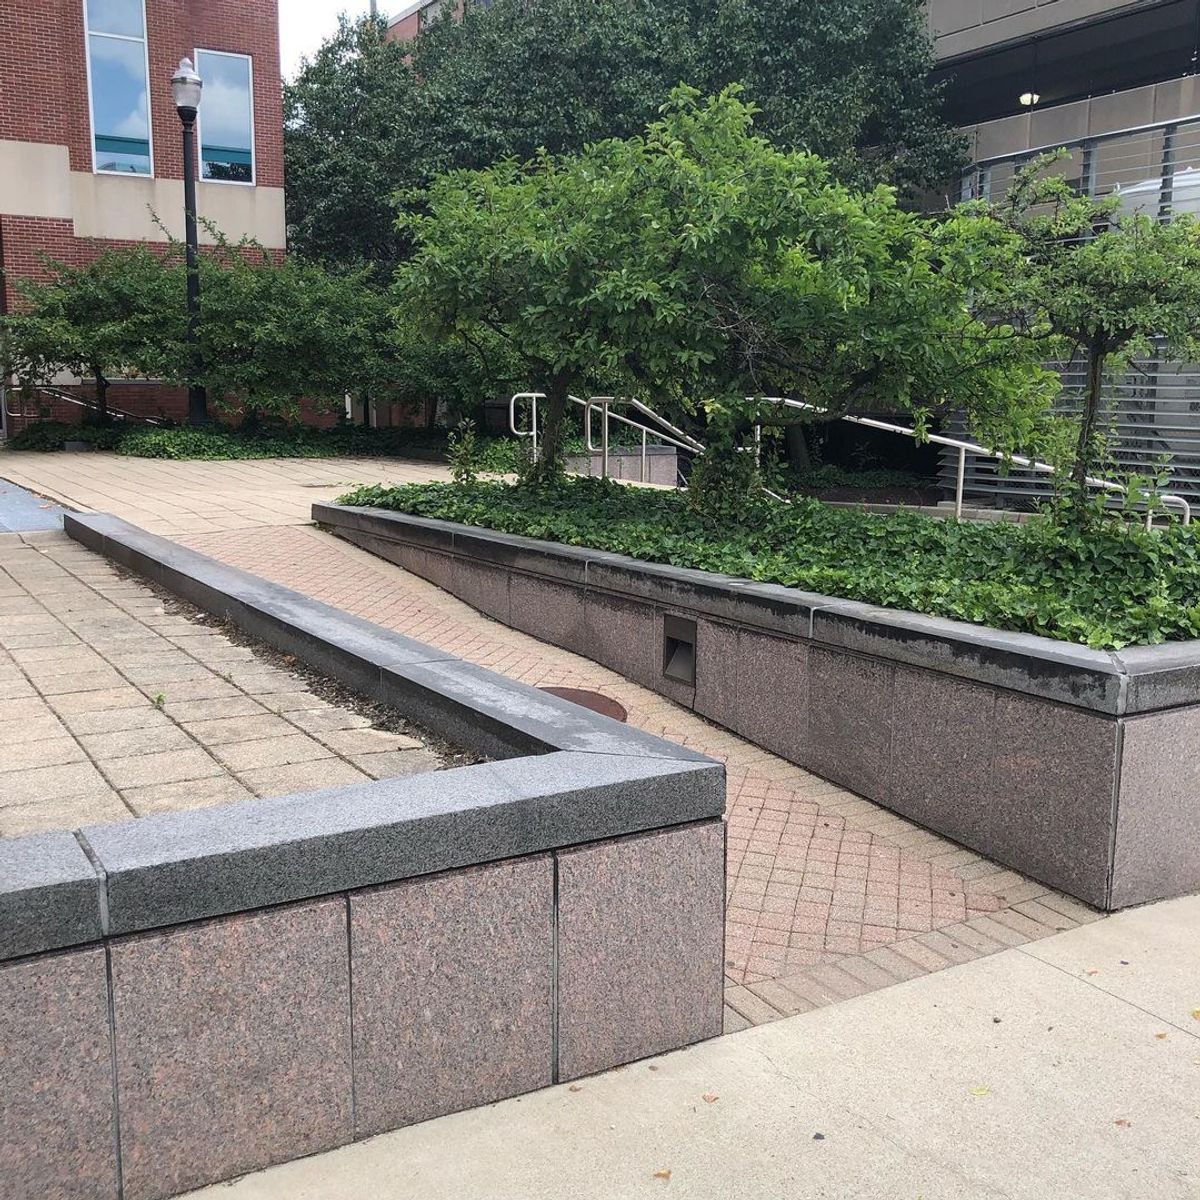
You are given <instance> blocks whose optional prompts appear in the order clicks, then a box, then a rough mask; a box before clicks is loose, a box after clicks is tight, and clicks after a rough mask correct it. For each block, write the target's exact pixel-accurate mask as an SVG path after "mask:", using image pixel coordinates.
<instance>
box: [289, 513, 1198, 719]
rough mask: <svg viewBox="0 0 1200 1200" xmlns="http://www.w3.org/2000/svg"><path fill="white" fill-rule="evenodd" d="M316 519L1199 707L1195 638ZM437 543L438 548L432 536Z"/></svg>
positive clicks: (456, 533)
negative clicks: (1084, 627) (1131, 637)
mask: <svg viewBox="0 0 1200 1200" xmlns="http://www.w3.org/2000/svg"><path fill="white" fill-rule="evenodd" d="M313 514H314V518H315V519H317V520H320V521H322V522H323V523H324V524H326V525H328V526H329V527H331V528H332V529H334V530H335V531H336V529H337V527H338V526H339V525H342V526H343V527H345V526H350V527H353V528H363V527H369V528H370V529H371V530H372V531H373V532H375V533H376V534H378V535H379V536H390V537H393V538H395V539H397V540H406V539H408V538H410V537H419V538H420V539H421V541H422V544H425V545H436V547H437V548H438V549H440V550H442V551H443V552H448V553H456V552H457V553H472V554H479V555H480V556H481V557H482V556H483V554H484V553H486V554H488V557H489V560H490V561H493V562H500V561H504V559H503V556H502V555H500V554H494V553H492V552H490V551H485V550H483V549H482V548H483V547H485V546H488V545H489V544H490V545H493V546H496V547H498V546H500V545H501V544H503V545H504V546H506V547H509V548H510V553H512V554H515V552H516V551H517V549H518V548H519V551H520V554H521V556H522V561H521V563H520V565H519V566H514V569H522V570H526V569H527V570H529V571H530V572H531V573H536V574H538V575H541V576H543V577H546V578H554V579H561V580H563V581H577V580H578V572H579V569H580V564H581V563H582V564H584V567H585V586H586V588H587V589H589V590H595V591H597V592H604V593H608V594H612V595H617V596H621V597H623V598H632V599H636V600H642V601H645V602H649V603H653V604H655V605H657V606H659V607H663V608H667V609H671V608H675V609H679V610H683V609H691V610H695V611H697V612H700V613H703V614H704V615H706V616H712V617H717V618H718V619H725V620H727V621H731V622H733V623H735V624H741V625H746V626H748V627H751V628H759V629H763V630H766V631H768V632H783V633H786V634H790V635H791V636H795V637H802V638H806V639H808V640H811V641H812V642H814V643H815V644H818V645H827V646H830V647H832V648H836V649H841V650H846V651H849V652H853V653H862V654H869V655H872V656H874V657H877V658H883V659H887V660H890V661H894V662H900V663H904V664H905V665H908V666H915V667H920V668H924V669H927V670H931V671H935V672H941V673H945V674H950V675H954V676H956V677H957V678H961V679H967V680H972V681H974V682H979V683H984V684H988V685H991V686H994V687H999V688H1002V689H1005V690H1007V691H1013V692H1018V693H1023V694H1026V695H1032V696H1037V697H1040V698H1042V699H1046V700H1052V701H1055V702H1057V703H1060V704H1066V705H1069V706H1071V707H1074V708H1081V709H1085V710H1088V711H1092V712H1097V713H1101V714H1104V715H1106V716H1111V717H1120V716H1126V715H1135V714H1138V713H1146V712H1157V711H1162V710H1166V709H1171V708H1180V707H1184V706H1186V705H1196V704H1200V639H1197V640H1193V641H1188V642H1175V643H1168V644H1166V645H1162V646H1139V647H1132V648H1130V649H1127V650H1122V651H1120V652H1118V653H1109V652H1107V651H1099V650H1091V649H1089V648H1088V647H1086V646H1077V645H1073V644H1071V643H1069V642H1063V641H1059V640H1057V639H1054V638H1047V637H1041V636H1038V635H1034V634H1024V633H1014V632H1010V631H1007V630H1002V629H995V628H992V627H989V626H982V625H973V624H970V623H968V622H963V621H954V620H951V619H949V618H944V617H933V616H926V615H924V614H921V613H912V612H906V611H903V610H899V609H886V608H880V607H878V606H875V605H870V604H864V603H860V602H857V601H850V600H841V599H838V598H836V597H830V596H820V595H816V594H814V593H809V592H804V591H801V590H799V589H794V588H786V587H782V586H780V585H775V584H764V583H755V582H753V581H751V580H746V579H737V578H733V577H730V576H725V575H720V574H717V573H715V572H705V571H696V570H691V569H684V568H679V567H672V566H668V565H665V564H662V563H646V562H641V561H640V560H638V559H634V558H630V557H628V556H625V555H620V554H614V553H611V552H608V551H595V550H588V549H586V548H583V547H577V546H560V545H558V544H557V543H554V542H546V541H539V540H538V539H535V538H521V537H514V536H512V535H509V534H500V533H494V532H492V531H490V530H486V529H481V528H477V527H475V526H467V525H459V524H455V523H453V522H449V521H435V520H432V519H430V518H424V517H411V516H407V515H406V514H403V513H396V512H391V511H389V510H383V509H353V508H350V507H348V506H342V505H336V504H322V505H314V507H313ZM438 539H440V541H439V540H438Z"/></svg>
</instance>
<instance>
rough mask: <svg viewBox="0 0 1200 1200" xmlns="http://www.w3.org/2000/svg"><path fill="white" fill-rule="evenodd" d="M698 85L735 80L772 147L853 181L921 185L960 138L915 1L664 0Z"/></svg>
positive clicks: (957, 165)
mask: <svg viewBox="0 0 1200 1200" xmlns="http://www.w3.org/2000/svg"><path fill="white" fill-rule="evenodd" d="M680 4H681V6H682V9H683V10H684V12H686V14H687V18H688V21H689V25H690V30H691V38H692V40H693V43H694V45H695V47H696V49H695V51H694V57H695V61H696V70H695V73H694V74H692V75H689V76H687V77H686V78H687V81H688V82H690V83H693V84H695V85H696V86H697V87H699V88H701V89H702V90H703V91H705V92H714V93H715V92H717V91H719V90H720V89H721V88H722V87H725V86H727V85H728V84H731V83H741V84H742V85H743V86H744V87H745V94H746V97H747V98H748V99H749V100H751V101H752V102H753V103H755V104H756V105H758V107H759V109H760V110H761V112H760V114H759V118H758V122H757V124H758V128H759V130H760V131H761V132H763V133H765V134H766V135H767V136H768V137H769V138H770V139H771V140H772V141H773V142H775V143H776V144H777V145H780V146H784V147H788V148H799V149H805V150H809V151H811V152H812V153H814V154H819V155H821V156H822V157H823V158H825V159H827V160H828V161H829V162H830V164H831V167H832V169H833V171H834V174H835V175H836V176H837V177H838V178H840V179H842V180H843V181H844V182H848V183H853V184H856V185H858V186H866V187H869V186H873V185H874V184H876V183H892V184H896V185H898V186H900V187H902V188H919V189H924V188H930V187H936V186H938V185H940V184H944V183H945V182H946V181H947V180H950V179H952V178H954V177H955V176H956V175H957V173H958V171H959V170H960V169H961V167H962V166H963V165H964V162H965V157H964V156H965V152H966V148H965V144H964V142H963V140H962V138H961V137H960V136H959V135H958V134H957V133H955V132H954V131H953V130H952V129H950V128H949V127H948V126H947V124H946V122H945V119H944V117H943V115H942V111H941V101H942V97H941V92H940V91H939V90H937V89H935V88H933V87H931V85H930V83H929V81H928V76H929V73H930V71H931V70H932V69H933V66H934V55H933V45H932V40H931V38H930V34H929V24H928V13H927V11H926V3H925V0H836V3H824V4H822V3H816V4H814V3H813V0H673V2H672V3H671V7H676V6H678V5H680Z"/></svg>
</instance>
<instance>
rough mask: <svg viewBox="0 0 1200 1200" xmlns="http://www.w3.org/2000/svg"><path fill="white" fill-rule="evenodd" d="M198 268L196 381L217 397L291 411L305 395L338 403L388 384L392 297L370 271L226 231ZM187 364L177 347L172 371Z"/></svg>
mask: <svg viewBox="0 0 1200 1200" xmlns="http://www.w3.org/2000/svg"><path fill="white" fill-rule="evenodd" d="M200 267H201V270H200V275H201V305H200V326H199V360H200V363H201V370H200V374H199V376H198V378H197V380H196V382H199V383H202V384H204V385H205V387H207V389H208V391H209V395H210V399H212V400H213V401H214V402H215V403H217V404H218V405H222V404H224V406H225V407H226V408H231V407H232V408H245V409H247V410H250V411H255V412H262V413H269V414H272V415H276V416H283V417H288V418H294V417H295V416H296V415H297V414H298V411H299V401H300V398H301V397H304V398H305V399H307V400H308V401H309V402H311V403H314V404H317V405H324V406H326V407H329V408H340V407H341V405H342V403H343V401H344V398H345V396H346V394H347V393H351V394H355V395H362V394H375V393H378V392H380V391H381V390H383V389H385V388H386V387H388V386H389V385H390V382H391V379H392V378H394V375H395V371H394V357H393V349H392V336H393V335H392V325H391V314H390V305H389V302H388V299H387V295H386V293H385V292H383V291H382V290H381V289H379V288H377V287H375V286H373V285H372V280H371V276H370V274H369V272H367V271H366V270H360V271H352V272H348V273H338V272H334V271H329V270H326V269H325V268H324V267H322V266H320V265H318V264H316V263H312V262H305V261H304V260H302V259H300V258H297V257H292V256H289V257H286V258H284V259H282V260H278V259H277V258H276V257H275V256H274V255H272V254H271V253H270V252H269V251H267V250H264V249H263V247H262V246H260V245H258V244H257V243H255V242H253V241H250V240H243V241H241V242H237V243H232V242H229V241H227V240H225V239H224V238H219V239H218V243H217V245H216V246H215V247H214V248H213V249H212V251H211V252H210V253H206V254H204V255H203V256H202V257H201V260H200ZM179 286H180V287H181V288H182V286H183V285H182V281H180V284H179ZM189 365H190V360H189V359H188V357H187V354H186V353H182V354H181V361H180V362H179V363H178V364H177V365H176V367H175V371H174V373H173V377H174V378H175V379H176V380H178V381H181V382H182V381H183V380H185V379H186V378H187V376H188V372H189Z"/></svg>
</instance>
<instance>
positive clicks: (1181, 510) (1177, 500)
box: [508, 392, 1192, 529]
mask: <svg viewBox="0 0 1200 1200" xmlns="http://www.w3.org/2000/svg"><path fill="white" fill-rule="evenodd" d="M545 398H546V396H545V393H544V392H518V393H517V394H516V395H514V396H513V397H512V399H511V400H510V401H509V406H508V420H509V429H510V430H511V431H512V433H513V434H514V435H515V436H516V437H518V438H526V439H530V441H531V448H532V451H533V454H534V455H535V456H536V455H537V444H538V434H537V428H538V427H537V402H538V401H539V400H544V399H545ZM569 399H570V400H571V402H572V403H573V404H576V405H578V406H579V407H581V408H583V409H584V422H585V424H584V428H585V442H586V445H587V447H588V449H589V451H591V452H592V453H596V451H597V449H599V450H600V452H601V455H602V458H601V474H602V477H603V478H605V479H607V478H608V423H609V421H610V420H617V421H620V422H622V423H623V424H625V425H629V426H632V427H633V428H635V429H639V430H641V431H642V482H643V483H645V482H646V439H647V437H648V436H653V437H656V438H659V439H661V440H662V441H663V442H666V443H668V444H670V445H674V446H676V447H678V448H679V449H681V450H684V451H687V452H688V453H691V454H703V453H704V445H703V443H701V442H699V441H697V440H696V439H695V438H693V437H692V436H691V435H690V434H688V433H685V432H684V431H683V430H682V429H679V428H678V427H677V426H675V425H672V424H671V423H670V422H669V421H667V420H666V418H664V417H662V416H660V415H659V414H658V413H657V412H655V411H654V409H652V408H650V407H649V405H646V404H643V403H642V402H641V401H640V400H636V399H634V398H632V397H624V398H618V397H614V396H593V397H591V398H590V399H588V400H583V399H581V398H580V397H578V396H570V397H569ZM755 399H758V400H759V401H760V402H762V403H765V404H777V405H780V406H781V407H784V408H794V409H798V410H802V411H805V412H810V413H818V412H820V410H819V409H817V408H816V407H815V406H813V405H811V404H806V403H804V401H802V400H793V399H791V398H789V397H787V396H761V397H747V400H751V401H753V400H755ZM521 401H528V402H529V404H530V409H531V412H530V416H531V421H530V426H529V428H528V429H521V428H519V427H518V423H517V406H518V404H519V403H520V402H521ZM617 402H620V403H626V404H629V405H630V406H631V407H633V408H634V409H635V410H636V411H637V412H640V413H642V414H644V415H645V416H646V417H648V418H649V419H651V420H653V421H655V422H656V423H657V424H658V425H660V426H662V427H663V428H665V429H668V430H670V431H671V433H670V435H669V434H666V433H664V432H662V431H661V430H657V429H653V428H651V427H650V426H648V425H645V424H643V423H641V422H639V421H634V420H632V419H630V418H628V417H623V416H621V415H620V414H619V413H613V412H612V411H611V406H612V404H614V403H617ZM593 410H597V411H599V412H600V413H601V414H602V426H601V445H600V447H598V448H597V447H594V445H593V443H592V434H591V414H592V412H593ZM838 419H839V420H842V421H848V422H850V423H851V424H854V425H862V426H865V427H866V428H869V429H879V430H882V431H883V432H885V433H894V434H897V435H898V436H902V437H907V438H912V439H913V440H915V441H928V442H932V443H933V444H934V445H937V446H945V447H947V448H949V449H953V450H954V452H955V457H956V461H957V469H956V470H955V473H954V515H955V517H956V518H959V519H961V518H962V515H963V511H964V507H965V505H964V498H965V494H966V490H967V487H966V485H967V461H968V457H969V456H975V457H977V458H987V459H991V460H994V461H995V462H997V463H1005V464H1008V465H1009V466H1017V467H1020V468H1024V469H1025V470H1026V471H1029V472H1032V473H1035V474H1038V475H1042V476H1043V477H1045V476H1052V475H1055V474H1057V469H1056V468H1055V467H1053V466H1051V464H1050V463H1045V462H1040V461H1039V460H1037V459H1034V458H1027V457H1025V456H1024V455H1021V454H1008V453H1006V452H1005V451H1002V450H997V449H995V448H993V447H989V446H982V445H980V444H979V443H978V442H971V441H967V440H965V439H963V438H955V437H950V436H948V435H946V434H940V433H933V434H925V433H921V432H919V431H918V430H916V429H913V428H910V427H909V426H906V425H896V424H894V423H892V422H890V421H880V420H877V419H876V418H874V417H860V416H850V415H847V416H842V417H839V418H838ZM762 428H763V427H762V424H761V423H759V424H756V425H755V426H754V442H753V445H752V446H750V447H748V448H747V449H748V450H750V451H752V452H753V453H754V455H755V459H756V461H761V453H762ZM672 435H673V436H672ZM1086 482H1087V484H1088V486H1089V487H1092V488H1095V489H1096V490H1097V491H1103V492H1111V493H1113V494H1114V495H1124V496H1128V495H1129V489H1128V488H1127V487H1126V486H1125V485H1124V484H1120V483H1116V482H1114V481H1112V480H1110V479H1100V478H1097V477H1094V476H1089V477H1088V478H1087V481H1086ZM764 490H767V489H764ZM767 494H768V495H770V496H772V497H773V498H774V499H776V500H780V501H782V502H783V503H787V501H786V500H784V499H783V497H781V496H778V495H776V494H775V493H774V492H771V491H769V490H767ZM1152 494H1154V495H1155V496H1156V498H1157V500H1158V501H1159V502H1160V503H1161V504H1162V506H1163V507H1164V508H1169V509H1173V510H1175V511H1176V512H1177V513H1178V514H1179V518H1180V520H1181V521H1182V523H1183V524H1184V525H1190V524H1191V520H1192V506H1191V505H1190V504H1189V503H1188V501H1187V500H1185V499H1184V497H1182V496H1178V495H1175V494H1174V493H1171V492H1156V493H1152ZM1155 512H1156V510H1155V507H1154V506H1153V505H1147V508H1146V528H1147V529H1149V528H1150V527H1151V526H1152V525H1153V523H1154V517H1155Z"/></svg>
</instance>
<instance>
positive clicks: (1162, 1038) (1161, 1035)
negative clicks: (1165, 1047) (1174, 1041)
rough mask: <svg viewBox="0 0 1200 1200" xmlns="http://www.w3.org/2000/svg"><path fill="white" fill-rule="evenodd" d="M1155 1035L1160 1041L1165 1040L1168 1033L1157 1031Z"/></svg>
mask: <svg viewBox="0 0 1200 1200" xmlns="http://www.w3.org/2000/svg"><path fill="white" fill-rule="evenodd" d="M1154 1036H1155V1037H1156V1038H1158V1040H1159V1041H1160V1042H1165V1041H1166V1040H1167V1035H1166V1034H1165V1033H1156V1034H1155V1035H1154Z"/></svg>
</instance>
